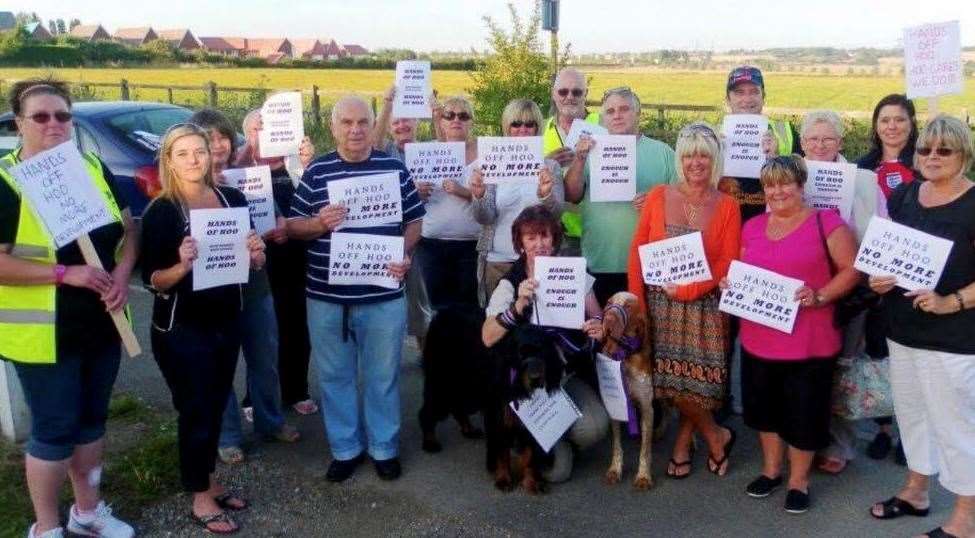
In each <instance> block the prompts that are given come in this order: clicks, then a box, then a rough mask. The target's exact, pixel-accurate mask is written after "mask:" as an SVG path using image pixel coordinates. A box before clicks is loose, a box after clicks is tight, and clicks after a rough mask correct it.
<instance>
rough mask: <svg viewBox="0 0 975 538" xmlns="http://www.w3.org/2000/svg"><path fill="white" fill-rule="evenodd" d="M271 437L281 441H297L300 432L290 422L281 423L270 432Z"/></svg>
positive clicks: (299, 437)
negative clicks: (279, 426)
mask: <svg viewBox="0 0 975 538" xmlns="http://www.w3.org/2000/svg"><path fill="white" fill-rule="evenodd" d="M271 438H273V439H274V440H276V441H281V442H282V443H297V442H298V441H299V440H300V439H301V433H300V432H299V431H298V430H297V429H296V428H295V427H294V426H292V425H291V424H282V425H281V429H279V430H278V431H276V432H274V433H273V434H271Z"/></svg>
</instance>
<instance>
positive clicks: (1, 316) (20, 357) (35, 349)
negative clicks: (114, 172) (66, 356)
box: [0, 148, 122, 364]
mask: <svg viewBox="0 0 975 538" xmlns="http://www.w3.org/2000/svg"><path fill="white" fill-rule="evenodd" d="M20 150H21V148H17V149H16V150H14V151H13V152H11V153H8V154H7V155H4V156H3V157H0V178H3V180H4V181H6V182H7V185H9V186H10V188H11V189H13V191H14V192H15V193H17V194H18V195H19V196H20V218H19V220H18V222H17V236H16V238H15V239H14V245H13V250H12V251H11V252H10V254H11V255H13V256H17V257H18V258H23V259H25V260H31V261H36V262H41V263H46V264H51V265H54V264H56V263H57V258H56V251H57V247H56V246H55V244H54V239H53V238H52V237H51V235H50V234H49V233H48V231H47V229H46V228H45V227H44V224H43V223H42V222H41V220H40V218H38V216H37V214H36V213H35V211H34V208H33V207H32V206H31V204H30V202H29V201H28V200H27V197H26V196H24V195H23V194H21V192H20V187H19V185H17V181H16V180H14V178H13V177H12V176H11V175H10V172H9V171H8V168H10V167H11V166H14V165H16V164H18V162H19V160H18V158H17V156H18V155H19V154H20ZM84 158H85V168H86V169H87V171H88V177H90V178H91V181H92V183H94V184H95V186H96V187H97V188H98V192H99V193H101V195H102V197H103V198H104V199H105V206H106V207H107V208H108V210H109V212H110V213H111V215H112V217H113V218H114V219H115V220H116V221H117V222H122V211H121V210H120V209H119V206H118V204H117V203H116V202H115V197H114V196H112V191H111V189H109V187H108V182H107V181H105V176H104V174H103V172H102V165H101V163H100V162H99V160H98V158H97V157H95V155H94V154H91V153H85V154H84ZM118 254H119V251H117V252H116V255H118ZM56 290H57V288H56V286H55V285H54V284H39V285H31V286H4V285H0V356H3V357H4V358H6V359H9V360H12V361H15V362H22V363H29V364H51V363H54V362H56V361H57V328H56V327H55V319H56V313H55V306H56V304H57V301H56V296H57V291H56Z"/></svg>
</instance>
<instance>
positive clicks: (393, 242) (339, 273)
mask: <svg viewBox="0 0 975 538" xmlns="http://www.w3.org/2000/svg"><path fill="white" fill-rule="evenodd" d="M401 261H403V238H402V237H399V236H388V235H372V234H353V233H344V232H335V233H333V234H332V237H331V248H330V250H329V262H328V283H329V284H331V285H333V286H362V285H366V286H379V287H381V288H389V289H391V290H396V289H399V287H400V281H399V280H396V279H395V278H393V276H392V275H390V274H389V264H390V262H392V263H399V262H401Z"/></svg>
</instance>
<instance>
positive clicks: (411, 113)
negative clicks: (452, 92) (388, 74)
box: [393, 60, 432, 118]
mask: <svg viewBox="0 0 975 538" xmlns="http://www.w3.org/2000/svg"><path fill="white" fill-rule="evenodd" d="M430 88H431V86H430V62H428V61H423V60H400V61H398V62H396V96H395V97H394V99H393V117H394V118H429V117H431V116H432V111H431V110H430V103H428V102H427V99H428V96H429V95H430V91H431V90H430Z"/></svg>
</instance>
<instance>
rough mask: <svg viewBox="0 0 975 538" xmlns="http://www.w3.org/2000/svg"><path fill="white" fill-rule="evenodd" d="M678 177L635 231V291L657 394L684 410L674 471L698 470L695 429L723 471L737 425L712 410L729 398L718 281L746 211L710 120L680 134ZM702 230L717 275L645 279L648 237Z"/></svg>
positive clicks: (655, 194) (734, 251) (658, 194)
mask: <svg viewBox="0 0 975 538" xmlns="http://www.w3.org/2000/svg"><path fill="white" fill-rule="evenodd" d="M676 152H677V159H678V163H679V166H678V167H677V177H678V179H679V181H678V183H676V184H674V185H661V186H658V187H656V188H654V189H653V190H652V191H650V193H649V194H648V195H647V202H646V204H644V206H643V211H642V212H641V214H640V222H639V224H638V225H637V228H636V231H635V233H634V236H633V243H632V245H631V247H630V259H629V271H628V280H629V291H630V292H632V293H634V294H636V296H637V297H639V298H640V301H641V303H642V305H643V307H644V309H646V311H647V319H649V320H651V322H650V325H651V329H650V330H649V334H648V335H647V336H648V337H650V338H653V345H652V348H653V364H654V370H653V384H654V394H655V397H656V398H669V399H672V400H673V402H674V404H675V405H676V406H677V408H678V409H679V410H680V428H679V431H678V433H677V439H676V441H675V443H674V449H673V453H672V456H671V459H670V463H669V465H668V466H667V476H669V477H671V478H686V477H687V476H688V475H689V474H690V473H691V442H692V440H693V434H694V431H695V430H696V431H697V432H699V433H700V434H701V436H702V437H704V439H705V441H706V442H707V444H708V449H709V455H708V470H710V471H711V472H712V473H714V474H716V475H719V476H724V474H725V473H727V471H728V455H729V453H730V451H731V448H732V447H733V446H734V443H735V437H736V436H735V432H734V431H733V430H731V429H728V428H722V427H721V426H718V424H717V423H716V422H715V421H714V417H713V416H712V414H711V412H712V411H713V410H715V409H718V408H720V407H721V404H722V401H723V399H724V391H725V385H726V384H725V378H726V376H727V375H728V369H727V365H726V362H725V357H726V355H727V350H728V346H729V341H728V340H729V339H728V318H727V316H725V314H723V313H721V312H719V311H718V302H719V298H720V291H719V290H718V282H719V281H720V280H721V278H722V277H724V276H725V275H726V274H727V273H728V267H729V266H730V265H731V260H733V259H734V258H736V257H737V256H738V252H739V248H740V246H739V236H740V231H741V214H740V212H739V210H738V204H737V203H736V202H735V201H734V199H732V198H731V197H730V196H728V195H726V194H723V193H721V192H718V190H717V184H718V180H719V179H720V178H721V144H720V142H719V141H718V137H717V135H716V134H715V132H714V130H713V129H712V128H711V127H710V126H708V125H707V124H705V123H692V124H691V125H688V126H687V127H685V128H684V129H682V130H681V132H680V134H679V135H678V137H677V148H676ZM698 231H700V232H701V234H702V239H703V243H704V252H705V255H706V257H707V262H708V265H709V267H710V269H711V280H705V281H701V282H694V283H690V284H684V285H675V284H665V285H663V286H651V285H646V284H644V280H643V271H642V269H641V265H640V255H639V252H638V249H639V247H640V246H641V245H645V244H647V243H651V242H654V241H660V240H662V239H667V238H670V237H676V236H679V235H684V234H689V233H694V232H698Z"/></svg>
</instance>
